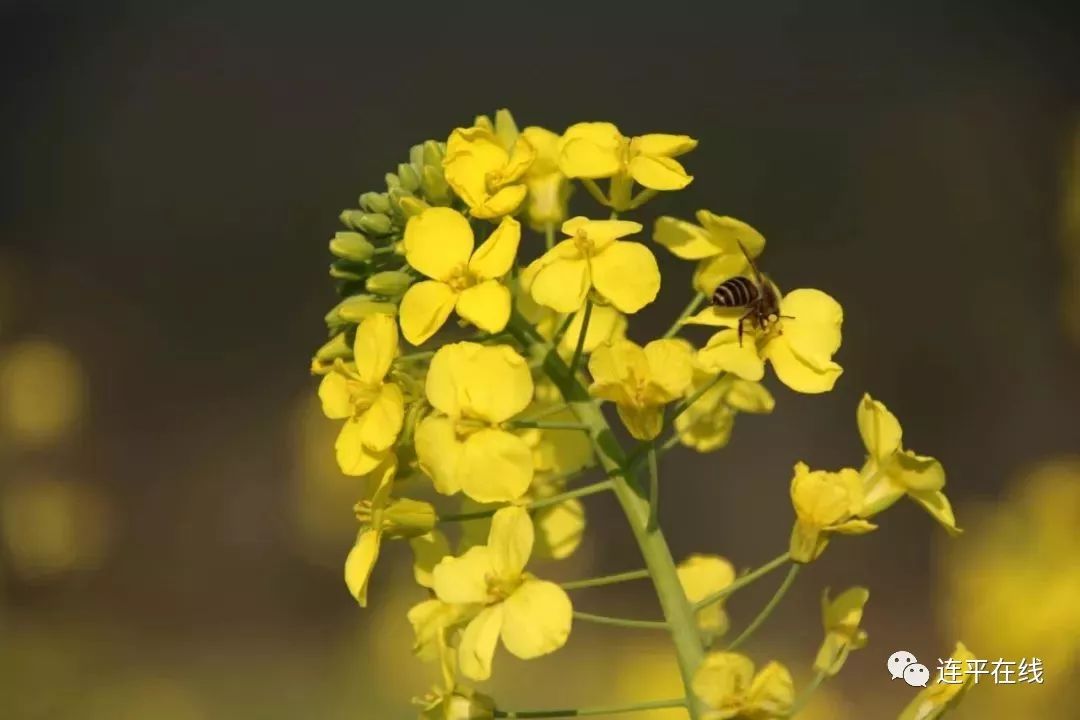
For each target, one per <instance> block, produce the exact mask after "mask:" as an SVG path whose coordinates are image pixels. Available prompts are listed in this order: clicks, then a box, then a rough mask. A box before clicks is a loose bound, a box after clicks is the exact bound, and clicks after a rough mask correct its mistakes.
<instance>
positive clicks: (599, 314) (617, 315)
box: [559, 305, 627, 356]
mask: <svg viewBox="0 0 1080 720" xmlns="http://www.w3.org/2000/svg"><path fill="white" fill-rule="evenodd" d="M584 321H585V310H584V308H582V309H581V310H578V311H577V312H576V313H574V318H573V319H572V320H571V321H570V325H569V326H567V328H566V332H564V333H563V336H562V339H560V340H559V352H560V354H564V355H566V356H568V354H569V353H573V352H574V350H575V349H576V348H577V343H578V338H579V337H581V326H582V324H583V323H584ZM626 325H627V323H626V316H625V315H623V314H622V313H621V312H619V311H618V310H616V309H615V308H613V307H611V306H610V305H593V309H592V312H591V314H590V315H589V328H588V330H587V331H586V332H585V343H584V344H583V345H582V351H583V352H587V353H591V352H593V351H594V350H596V348H597V347H599V346H600V345H601V344H602V343H606V342H611V341H613V340H619V339H622V338H624V337H626Z"/></svg>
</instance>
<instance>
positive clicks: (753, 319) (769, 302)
mask: <svg viewBox="0 0 1080 720" xmlns="http://www.w3.org/2000/svg"><path fill="white" fill-rule="evenodd" d="M736 242H739V241H738V240H736ZM739 249H741V250H742V252H743V255H745V256H746V261H747V262H748V263H750V269H751V270H752V271H753V273H754V278H753V280H751V279H750V278H748V277H742V276H739V277H733V278H731V279H729V280H725V281H724V282H722V283H720V285H719V286H718V287H717V288H716V290H714V291H713V294H712V303H713V305H715V306H717V307H725V308H746V314H744V315H743V316H742V317H741V318H739V347H742V337H743V323H745V322H749V323H750V324H751V325H753V326H756V327H757V328H758V329H759V330H764V329H765V328H766V327H767V326H768V324H769V323H770V322H771V321H772V320H774V319H776V318H781V317H786V316H784V315H781V314H780V292H779V291H778V290H777V289H776V285H774V284H773V281H772V280H770V279H769V277H768V276H767V275H764V274H762V273H761V272H759V271H758V268H757V265H756V264H754V260H753V258H751V257H750V253H748V252H746V248H745V247H744V246H743V244H742V243H741V242H739Z"/></svg>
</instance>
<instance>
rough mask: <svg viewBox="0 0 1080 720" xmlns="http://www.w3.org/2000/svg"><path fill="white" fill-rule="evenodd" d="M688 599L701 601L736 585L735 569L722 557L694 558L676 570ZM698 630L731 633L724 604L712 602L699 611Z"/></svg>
mask: <svg viewBox="0 0 1080 720" xmlns="http://www.w3.org/2000/svg"><path fill="white" fill-rule="evenodd" d="M675 570H676V572H677V573H678V575H679V584H681V585H682V588H683V592H684V593H686V599H687V600H689V601H690V603H691V604H693V603H697V602H700V601H702V600H704V599H705V598H707V597H709V596H710V595H712V594H714V593H717V592H719V591H721V590H723V589H724V588H726V587H727V586H728V585H730V584H731V583H733V582H735V568H734V567H733V566H732V564H731V563H730V562H728V561H727V560H725V559H724V558H722V557H720V556H719V555H697V554H695V555H691V556H690V557H688V558H686V559H685V560H683V561H682V562H681V563H679V565H678V567H676V568H675ZM697 624H698V629H699V630H701V631H702V632H705V633H709V634H710V635H713V636H720V635H723V634H724V633H726V632H727V631H728V624H729V621H728V616H727V613H726V612H725V611H724V603H723V601H722V600H721V601H717V602H714V603H711V604H710V605H708V606H707V607H704V608H702V609H701V610H698V612H697Z"/></svg>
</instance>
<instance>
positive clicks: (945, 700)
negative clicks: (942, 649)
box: [897, 642, 976, 720]
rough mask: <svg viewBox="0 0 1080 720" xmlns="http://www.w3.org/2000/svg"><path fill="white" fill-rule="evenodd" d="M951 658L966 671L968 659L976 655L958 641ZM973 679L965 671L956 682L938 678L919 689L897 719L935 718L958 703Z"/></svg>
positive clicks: (973, 658) (919, 719)
mask: <svg viewBox="0 0 1080 720" xmlns="http://www.w3.org/2000/svg"><path fill="white" fill-rule="evenodd" d="M951 658H952V660H955V661H956V662H957V663H958V667H959V668H960V669H961V670H962V671H966V670H967V667H968V661H969V660H975V659H976V656H975V655H974V654H973V653H972V652H971V651H970V650H968V649H967V648H966V647H964V643H961V642H958V643H956V649H955V650H953V652H952V656H951ZM974 681H975V676H974V675H971V674H968V673H966V672H964V673H963V674H962V681H961V682H958V683H945V682H941V679H940V678H939V679H938V681H937V682H935V683H933V684H932V685H929V686H928V687H926V688H923V689H922V690H920V691H919V694H918V695H916V696H915V699H914V700H912V701H911V702H910V703H909V704H908V706H907V707H906V708H904V711H903V712H901V713H900V716H899V718H897V720H937V718H940V717H942V716H944V715H945V714H946V713H948V712H949V711H950V710H953V709H954V708H955V707H956V706H957V704H959V702H960V700H961V699H962V698H963V697H964V695H965V694H967V691H968V690H970V689H971V685H972V683H973V682H974Z"/></svg>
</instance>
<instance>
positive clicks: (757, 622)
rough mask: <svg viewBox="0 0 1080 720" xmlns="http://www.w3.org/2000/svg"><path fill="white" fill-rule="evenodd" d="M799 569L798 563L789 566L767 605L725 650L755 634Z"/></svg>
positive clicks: (782, 596)
mask: <svg viewBox="0 0 1080 720" xmlns="http://www.w3.org/2000/svg"><path fill="white" fill-rule="evenodd" d="M801 567H802V565H800V564H798V563H795V564H794V565H792V566H791V568H790V569H789V570H788V573H787V575H786V576H785V577H784V582H782V583H780V587H779V588H777V589H776V593H775V594H773V596H772V598H771V599H770V600H769V602H768V604H767V605H765V607H764V608H762V610H761V612H759V613H758V616H757V617H756V618H754V620H753V622H751V623H750V624H749V625H747V627H746V629H745V630H743V631H742V633H741V634H740V635H739V637H737V638H735V639H734V640H732V641H731V644H730V645H728V646H727V649H728V650H729V651H730V650H734V649H735V648H737V647H739V646H740V645H742V644H743V643H744V642H746V641H747V640H749V639H750V636H751V635H753V634H754V633H755V632H757V629H758V628H759V627H761V626H762V625H764V624H765V621H766V620H768V619H769V616H770V615H772V612H773V610H775V609H776V606H777V605H779V604H780V601H781V600H783V599H784V595H786V594H787V591H788V590H789V589H790V588H791V585H792V583H794V582H795V576H796V575H798V574H799V568H801Z"/></svg>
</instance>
